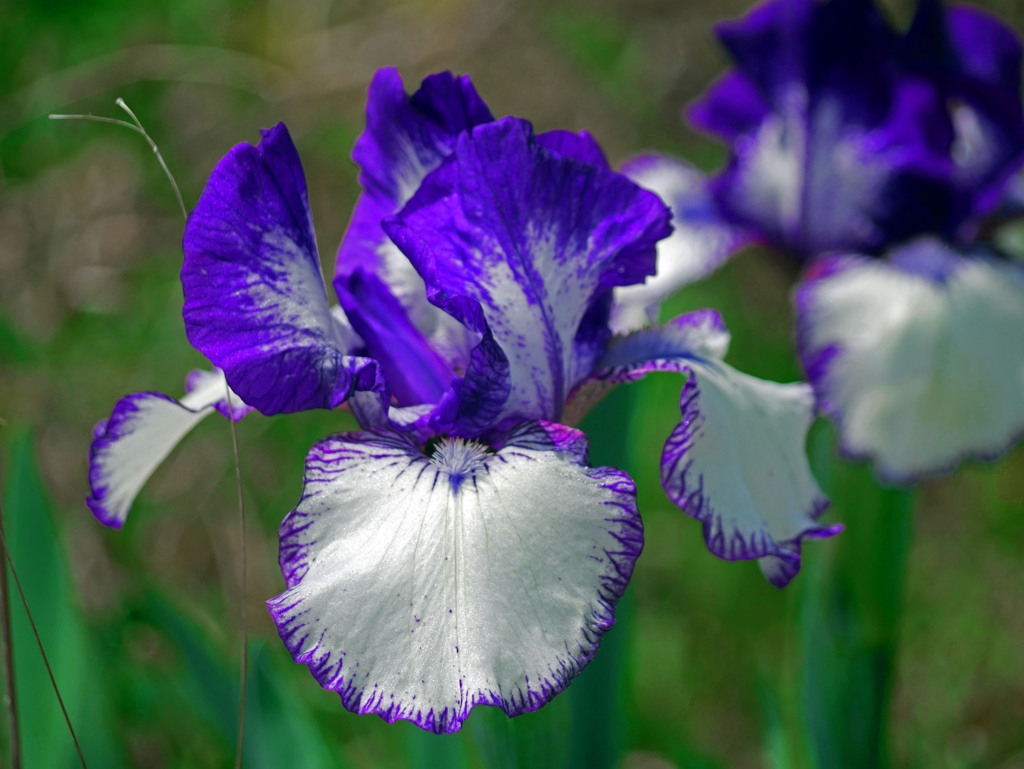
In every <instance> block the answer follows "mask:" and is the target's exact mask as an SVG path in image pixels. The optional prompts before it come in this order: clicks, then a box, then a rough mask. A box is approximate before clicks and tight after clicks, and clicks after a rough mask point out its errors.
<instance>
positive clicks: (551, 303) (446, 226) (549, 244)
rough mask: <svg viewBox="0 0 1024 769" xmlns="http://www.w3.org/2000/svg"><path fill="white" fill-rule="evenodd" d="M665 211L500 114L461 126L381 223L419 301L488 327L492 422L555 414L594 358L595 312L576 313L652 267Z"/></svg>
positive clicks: (604, 302)
mask: <svg viewBox="0 0 1024 769" xmlns="http://www.w3.org/2000/svg"><path fill="white" fill-rule="evenodd" d="M668 219H669V212H668V210H667V209H666V208H665V206H664V204H662V203H661V201H660V200H658V198H657V197H656V196H655V195H653V194H651V193H649V192H647V191H646V190H642V189H640V188H639V187H637V186H636V185H635V184H633V183H632V182H630V181H629V180H627V179H626V178H625V177H623V176H621V175H619V174H614V173H612V172H610V171H607V170H605V169H602V168H599V167H597V166H594V165H592V164H589V163H581V162H579V161H576V160H573V159H571V158H568V157H566V156H563V155H559V154H556V153H554V152H551V151H549V150H547V149H545V148H544V147H542V146H540V145H538V143H537V142H536V141H535V140H534V137H533V134H532V129H531V128H530V125H529V124H528V123H526V122H525V121H521V120H517V119H515V118H506V119H504V120H499V121H496V122H494V123H489V124H487V125H482V126H477V127H476V128H475V129H474V130H473V132H472V133H471V134H463V135H462V137H461V138H460V140H459V145H458V148H457V150H456V151H455V153H454V154H453V155H452V156H451V157H450V158H449V160H448V161H446V162H445V163H444V164H443V165H442V166H441V167H440V168H438V169H437V170H436V171H434V172H433V173H432V174H430V176H428V177H427V179H426V180H425V181H424V183H423V185H422V186H421V187H420V190H419V192H417V194H416V195H415V196H414V197H413V199H412V200H411V201H410V202H409V203H408V205H407V206H406V207H405V208H404V209H403V210H402V211H401V213H399V214H398V215H397V216H395V217H394V218H392V219H389V220H387V221H386V222H385V229H386V230H387V232H388V234H389V235H390V236H391V237H392V239H393V240H394V241H395V242H396V243H397V244H398V246H399V247H400V248H401V249H402V250H403V252H405V253H406V254H407V255H408V256H409V258H410V260H411V261H412V262H413V264H414V265H415V266H416V268H417V270H418V271H419V272H420V273H421V274H422V275H423V276H424V280H425V281H426V283H427V285H428V286H429V287H430V292H431V293H430V294H429V296H430V299H431V301H432V302H434V303H435V304H437V305H438V306H439V307H442V308H444V309H446V310H447V311H448V312H449V313H450V314H451V315H453V316H454V317H456V318H458V319H459V320H461V321H462V322H463V323H464V324H465V325H466V326H468V327H469V328H472V329H473V330H475V331H477V332H479V333H481V334H483V335H485V336H486V334H487V333H490V334H492V335H493V338H494V340H495V341H496V343H497V345H498V347H499V348H500V350H501V352H502V353H503V354H504V356H505V357H506V358H507V360H508V363H509V366H510V374H509V375H510V381H511V391H510V394H509V397H508V400H507V401H506V403H505V406H504V408H503V410H502V412H501V414H499V415H498V416H499V418H502V419H504V418H508V419H516V420H520V419H524V418H546V419H556V418H557V417H558V415H559V414H560V413H561V409H562V407H563V406H564V404H565V398H566V396H567V395H568V393H569V391H570V389H571V388H572V387H573V386H574V385H575V384H576V383H578V382H579V381H581V380H582V379H583V378H584V377H585V376H586V374H587V373H589V371H590V370H591V369H592V368H593V365H594V363H595V362H596V357H597V355H598V354H599V352H598V350H599V349H600V348H601V347H603V344H601V345H597V344H596V343H595V340H596V338H597V337H601V339H602V341H603V340H606V339H607V338H608V337H609V336H610V333H611V332H610V331H609V330H608V329H607V315H605V316H604V319H603V321H604V322H603V323H602V318H601V317H600V312H598V313H596V314H589V315H588V313H590V312H591V309H592V308H594V307H595V306H598V303H601V304H600V305H599V306H598V309H599V310H601V309H605V311H607V309H610V304H609V297H608V293H609V292H610V291H611V289H612V288H614V287H615V286H620V285H627V284H629V283H635V282H638V281H640V280H642V279H643V278H644V277H645V276H646V275H649V274H651V273H652V272H653V271H654V259H655V244H656V242H657V241H658V240H660V239H661V238H663V237H665V236H667V235H668V234H669V232H670V231H671V229H670V226H669V224H668ZM584 321H586V322H584ZM602 334H603V336H602Z"/></svg>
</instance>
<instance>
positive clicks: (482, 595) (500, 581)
mask: <svg viewBox="0 0 1024 769" xmlns="http://www.w3.org/2000/svg"><path fill="white" fill-rule="evenodd" d="M585 453H586V439H585V437H584V436H583V435H582V433H579V432H577V431H576V430H572V429H570V428H566V427H563V426H561V425H554V424H545V423H527V424H525V425H524V426H522V427H521V428H519V429H518V430H517V431H515V432H514V433H513V434H512V435H511V436H510V437H509V439H508V441H507V442H506V443H505V445H504V446H502V447H501V448H500V449H498V450H497V451H496V452H495V451H491V450H489V449H487V448H486V447H484V446H483V445H481V444H479V443H476V442H474V441H464V440H461V439H452V440H450V441H447V442H443V443H441V444H439V445H438V446H437V447H436V448H435V450H434V452H433V454H432V455H431V456H426V455H424V454H423V452H421V451H420V450H419V449H418V448H417V447H416V446H414V445H413V444H411V443H409V442H408V441H407V440H406V439H405V438H403V437H401V436H399V435H396V434H394V433H371V432H364V433H355V434H349V435H339V436H335V437H333V438H328V439H326V440H324V441H321V442H320V443H318V444H317V445H316V446H314V447H313V449H312V451H311V452H310V454H309V457H308V458H307V461H306V480H305V486H304V489H303V494H302V499H301V501H300V502H299V505H298V507H296V509H295V510H294V511H292V512H291V513H290V514H289V515H288V517H287V518H285V521H284V523H283V524H282V526H281V567H282V570H283V571H284V574H285V580H286V583H287V590H286V591H285V592H284V593H282V594H281V595H279V596H277V597H276V598H274V599H272V600H270V601H268V605H269V607H270V611H271V614H272V615H273V618H274V621H275V622H276V623H277V626H278V629H279V631H280V633H281V637H282V638H283V639H284V642H285V644H286V645H287V646H288V648H289V650H290V651H291V653H292V656H293V657H294V658H295V660H296V661H297V662H300V663H305V664H307V665H308V666H309V668H310V671H311V672H312V673H313V675H314V676H315V678H316V679H317V681H319V682H320V684H321V685H322V686H323V687H325V688H327V689H332V690H334V691H337V692H338V693H339V694H340V695H341V699H342V703H343V704H344V706H345V707H346V708H347V709H348V710H351V711H353V712H357V713H377V714H379V715H380V716H381V717H382V718H384V719H385V720H387V721H389V722H393V721H396V720H398V719H405V720H410V721H413V722H415V723H416V724H417V725H419V726H420V727H422V728H424V729H428V730H430V731H434V732H454V731H456V730H458V729H459V727H460V726H461V725H462V723H463V721H464V720H465V718H466V717H467V716H468V715H469V712H470V710H471V709H472V708H473V707H474V706H475V705H481V704H484V705H496V706H498V707H500V708H501V709H502V710H504V711H505V712H506V713H508V714H509V715H516V714H519V713H524V712H527V711H531V710H536V709H537V708H539V707H540V706H541V705H543V704H544V703H545V702H547V701H548V700H549V699H551V697H553V696H554V695H555V694H557V693H558V692H559V691H561V690H562V689H564V688H565V687H566V685H567V684H568V683H569V680H570V679H571V678H572V677H573V676H575V675H576V674H577V673H579V672H580V670H582V668H583V667H584V665H586V664H587V662H588V661H589V660H590V659H591V657H592V656H593V655H594V653H595V651H596V650H597V646H598V642H599V640H600V638H601V636H602V635H603V634H604V632H605V631H606V630H608V628H610V627H611V625H612V624H613V622H614V611H615V605H616V602H617V601H618V599H619V597H620V596H621V595H622V592H623V590H624V589H625V587H626V584H627V582H628V581H629V578H630V576H631V573H632V570H633V564H634V562H635V560H636V558H637V556H638V555H639V553H640V549H641V547H642V545H643V538H642V528H641V524H640V518H639V515H638V513H637V510H636V502H635V488H634V486H633V483H632V481H630V480H629V478H628V477H627V476H626V475H625V474H624V473H622V472H620V471H618V470H613V469H610V468H589V467H587V465H586V460H585Z"/></svg>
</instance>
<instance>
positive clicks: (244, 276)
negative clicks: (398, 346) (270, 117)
mask: <svg viewBox="0 0 1024 769" xmlns="http://www.w3.org/2000/svg"><path fill="white" fill-rule="evenodd" d="M184 250H185V262H184V265H183V266H182V270H181V283H182V288H183V289H184V292H185V307H184V311H183V315H184V318H185V331H186V333H187V334H188V338H189V341H190V342H191V343H192V344H193V346H195V347H196V349H198V350H199V351H200V352H202V353H203V354H205V355H206V356H207V357H208V358H209V359H210V360H211V361H213V363H214V365H216V366H218V367H220V368H222V369H223V370H224V373H225V375H226V376H227V379H228V382H229V383H230V384H231V386H232V389H234V390H235V391H236V392H237V393H238V394H239V395H240V396H241V397H242V399H243V400H245V402H246V403H249V404H251V405H252V406H254V407H256V408H257V409H259V410H260V411H261V412H263V413H264V414H277V413H281V412H290V411H301V410H303V409H311V408H334V407H335V406H337V405H339V404H340V403H342V402H343V401H344V400H345V399H346V398H347V397H348V396H349V395H350V394H351V393H352V391H353V389H354V388H357V387H359V386H360V385H361V383H363V382H365V381H366V380H369V381H371V382H372V381H376V380H377V377H376V375H375V372H373V371H372V369H373V367H374V366H375V365H376V364H373V363H372V362H371V361H367V360H361V359H355V358H351V357H348V355H347V353H348V352H349V350H348V349H347V348H346V343H345V340H344V339H343V335H342V333H341V332H340V330H339V326H338V323H337V321H336V320H335V318H334V317H333V316H332V314H331V311H330V307H329V305H328V301H327V291H326V289H325V287H324V281H323V276H322V275H321V272H320V262H319V259H318V257H317V249H316V240H315V237H314V235H313V220H312V217H311V215H310V212H309V203H308V200H307V195H306V181H305V177H304V175H303V172H302V165H301V164H300V162H299V156H298V153H297V152H296V151H295V145H294V144H292V140H291V137H290V136H289V135H288V131H287V129H286V128H285V127H284V125H283V124H279V125H278V126H277V127H275V128H272V129H270V130H267V131H264V132H263V140H262V141H261V142H260V143H259V145H258V146H255V147H254V146H252V145H251V144H240V145H238V146H237V147H235V148H234V149H233V150H231V152H229V153H228V155H227V156H226V157H225V158H224V159H223V160H221V162H220V163H218V164H217V167H216V168H215V169H214V171H213V174H212V175H211V176H210V180H209V181H208V182H207V184H206V189H204V190H203V194H202V196H201V197H200V199H199V202H198V203H197V204H196V207H195V209H194V210H193V211H192V213H191V215H190V216H189V218H188V223H187V225H186V227H185V238H184Z"/></svg>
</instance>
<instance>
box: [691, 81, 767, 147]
mask: <svg viewBox="0 0 1024 769" xmlns="http://www.w3.org/2000/svg"><path fill="white" fill-rule="evenodd" d="M767 116H768V105H767V103H765V100H764V96H762V94H761V91H760V89H759V88H758V86H757V84H756V83H755V82H754V81H753V80H751V79H750V78H749V77H748V76H747V75H745V74H744V73H742V72H739V71H737V70H730V71H729V72H726V73H725V74H724V75H723V76H722V77H721V78H719V79H718V80H717V81H716V82H715V83H713V84H712V85H711V86H710V87H709V88H708V90H707V91H705V92H704V94H703V95H702V96H701V97H700V98H699V99H698V100H697V101H695V102H694V103H693V104H691V105H690V106H689V107H688V108H687V110H686V118H687V119H688V120H689V121H690V123H692V124H693V125H694V126H696V127H697V128H699V129H701V130H703V131H707V132H708V133H712V134H716V135H717V136H719V137H720V138H722V139H724V140H726V141H728V142H732V141H734V140H736V139H739V138H740V137H742V136H747V135H749V134H752V133H754V132H755V131H756V130H757V127H758V125H760V124H761V121H762V120H764V119H765V118H766V117H767Z"/></svg>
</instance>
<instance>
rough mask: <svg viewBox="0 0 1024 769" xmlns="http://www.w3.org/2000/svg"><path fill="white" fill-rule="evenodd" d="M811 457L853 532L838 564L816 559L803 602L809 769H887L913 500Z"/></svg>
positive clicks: (866, 474)
mask: <svg viewBox="0 0 1024 769" xmlns="http://www.w3.org/2000/svg"><path fill="white" fill-rule="evenodd" d="M825 445H831V441H829V440H828V439H827V437H826V436H825V435H824V434H823V432H822V431H819V432H818V433H817V434H815V436H814V437H813V438H812V446H813V447H814V448H813V449H812V456H814V457H815V458H816V459H817V467H816V470H817V471H818V475H819V478H820V479H821V480H822V481H823V484H824V485H825V487H826V490H827V491H828V493H829V494H830V496H831V497H832V499H833V504H834V506H835V508H836V513H837V515H836V517H838V518H839V519H840V520H842V521H843V522H844V523H845V524H846V527H847V528H846V531H845V532H844V533H843V534H842V535H841V537H840V539H839V540H838V543H839V544H838V545H837V547H836V550H835V551H834V556H835V557H834V558H833V559H832V560H831V561H826V560H824V559H822V558H821V557H818V556H812V557H811V558H809V559H808V564H807V569H806V573H805V574H804V577H803V580H802V586H801V594H800V607H799V610H798V611H799V621H800V642H799V646H800V648H801V659H802V664H803V678H802V681H801V693H802V697H801V700H802V702H801V706H802V709H803V719H802V720H803V723H804V726H805V729H806V734H807V738H808V748H809V751H808V752H809V754H810V765H811V766H814V767H819V768H820V769H825V768H826V767H828V769H847V768H849V769H886V768H887V767H889V766H890V765H891V760H890V756H889V739H888V720H889V711H890V702H891V699H892V691H893V681H894V675H895V671H896V661H897V655H898V649H899V625H900V617H901V611H902V597H903V583H904V574H905V571H906V563H907V556H908V553H909V550H910V544H911V520H912V518H911V517H912V513H913V507H914V493H913V491H912V490H903V489H891V488H884V487H881V486H879V485H878V483H877V482H876V481H875V480H874V478H873V476H872V471H871V468H870V467H867V466H863V465H862V466H853V465H850V464H848V463H839V462H834V461H833V460H831V458H830V457H829V456H827V455H826V454H825V450H824V448H823V447H824V446H825Z"/></svg>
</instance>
